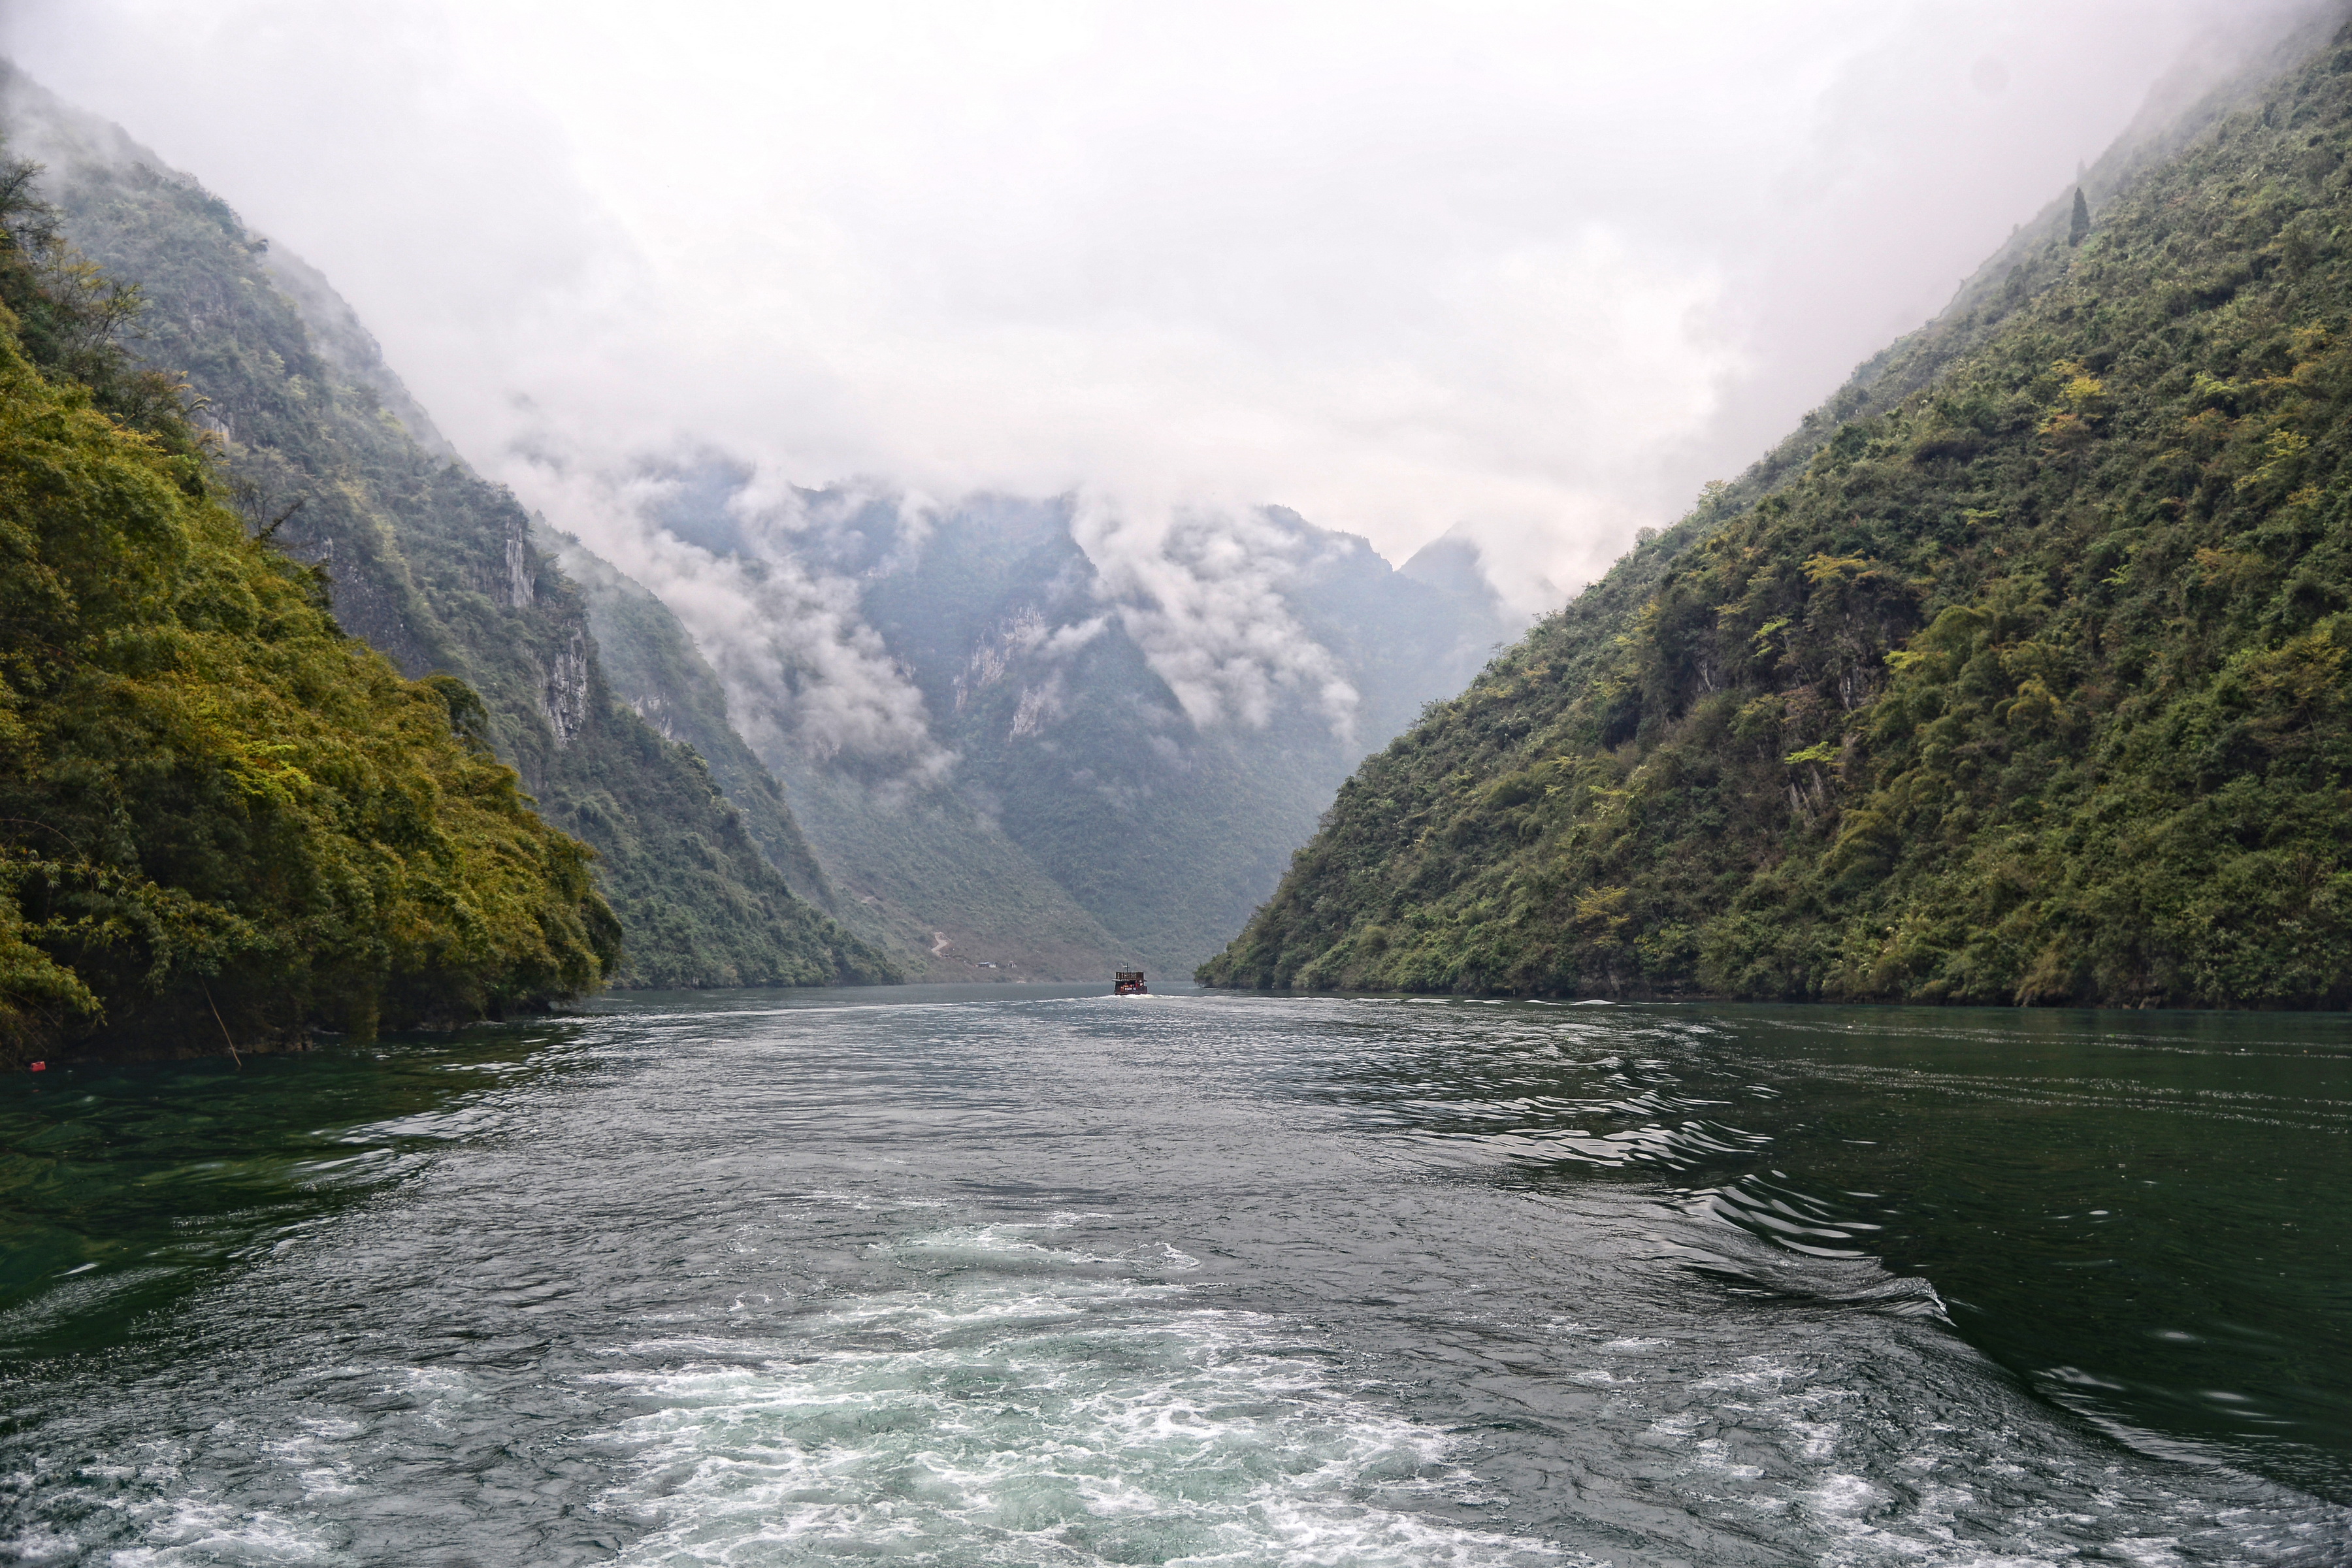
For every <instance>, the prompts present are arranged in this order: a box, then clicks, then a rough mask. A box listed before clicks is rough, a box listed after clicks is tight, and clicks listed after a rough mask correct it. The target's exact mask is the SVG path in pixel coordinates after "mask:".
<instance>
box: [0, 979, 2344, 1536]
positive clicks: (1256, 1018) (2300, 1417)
mask: <svg viewBox="0 0 2352 1568" xmlns="http://www.w3.org/2000/svg"><path fill="white" fill-rule="evenodd" d="M1099 989H1100V988H1097V987H1085V988H1065V989H1061V990H1055V989H1052V988H1041V987H1027V988H1010V987H988V988H982V987H961V988H952V987H909V988H898V989H891V990H874V991H865V992H809V993H798V994H790V993H785V994H779V993H734V994H719V995H702V996H678V995H666V996H643V995H638V996H629V997H624V998H619V999H615V1000H614V1001H612V1002H609V1003H605V1004H601V1005H599V1008H598V1010H597V1011H595V1012H594V1013H593V1014H592V1015H590V1016H582V1017H575V1018H565V1019H559V1020H553V1021H549V1022H543V1023H539V1024H534V1025H531V1026H515V1027H500V1028H487V1029H478V1030H473V1031H468V1032H467V1033H465V1034H463V1035H460V1036H457V1037H454V1038H447V1039H440V1040H430V1039H418V1040H404V1041H395V1042H386V1043H383V1044H381V1045H378V1046H374V1047H366V1048H347V1049H325V1050H320V1051H317V1052H313V1053H310V1054H308V1055H303V1056H291V1057H276V1058H247V1060H246V1061H245V1063H244V1064H243V1066H242V1068H238V1067H236V1066H235V1065H233V1064H231V1063H229V1062H226V1061H203V1062H192V1063H176V1064H159V1065H144V1066H134V1067H99V1066H84V1067H80V1068H57V1069H53V1070H51V1071H49V1072H47V1073H43V1074H38V1075H31V1074H19V1075H15V1076H14V1077H13V1078H12V1079H9V1080H8V1081H7V1083H6V1085H5V1089H0V1145H5V1163H0V1218H5V1229H0V1247H4V1248H5V1251H0V1258H5V1264H0V1267H4V1268H5V1273H0V1409H5V1415H0V1449H5V1452H0V1560H5V1561H10V1562H21V1563H110V1564H123V1565H126V1568H127V1565H132V1564H139V1565H147V1564H179V1563H338V1564H341V1563H367V1564H374V1563H383V1564H403V1565H409V1564H443V1563H446V1564H456V1563H479V1564H486V1565H488V1564H499V1565H503V1564H541V1563H603V1562H614V1561H618V1562H622V1563H638V1564H656V1563H658V1564H700V1563H727V1564H744V1565H749V1564H765V1563H839V1562H841V1561H843V1560H845V1559H882V1560H887V1561H894V1562H911V1563H939V1564H978V1563H1006V1564H1011V1563H1040V1564H1057V1565H1058V1564H1070V1565H1077V1564H1093V1563H1219V1564H1258V1563H1269V1564H1270V1563H1285V1564H1333V1565H1343V1564H1345V1565H1353V1564H1389V1563H1395V1564H1422V1563H1431V1564H1497V1565H1500V1564H1514V1565H1517V1564H1563V1565H1576V1564H1588V1563H1610V1564H1626V1565H1633V1564H1641V1565H1643V1568H1652V1565H1656V1568H1668V1565H1672V1564H1675V1563H1684V1564H1691V1565H1697V1568H1726V1565H1738V1564H1765V1563H1770V1564H1782V1563H1787V1564H1797V1563H1856V1564H1862V1563H1890V1564H1892V1563H1906V1564H1909V1563H1932V1564H1961V1563H1968V1564H2011V1563H2080V1562H2096V1563H2140V1564H2150V1565H2155V1564H2170V1563H2200V1564H2202V1563H2346V1562H2352V1545H2347V1543H2352V1512H2347V1505H2352V1337H2348V1336H2347V1329H2352V1267H2347V1266H2348V1265H2352V1247H2347V1242H2352V1224H2347V1213H2352V1158H2347V1155H2352V1148H2347V1133H2352V1030H2347V1020H2346V1019H2345V1018H2343V1017H2341V1016H2332V1017H2304V1016H2275V1015H2273V1016H2255V1015H2235V1016H2198V1015H2186V1014H2122V1013H2054V1012H2053V1013H2019V1012H2006V1011H1990V1010H1987V1011H1934V1010H1890V1009H1834V1008H1817V1007H1727V1006H1603V1005H1545V1004H1539V1003H1528V1002H1513V1003H1478V1002H1470V1001H1458V1000H1456V1001H1418V1000H1416V1001H1401V1000H1394V999H1381V1000H1373V999H1339V998H1297V999H1287V998H1267V997H1250V996H1232V995H1192V994H1176V995H1163V996H1157V997H1152V998H1149V999H1128V1000H1115V999H1113V998H1110V997H1108V996H1104V995H1101V994H1097V992H1098V991H1099Z"/></svg>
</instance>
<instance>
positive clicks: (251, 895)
mask: <svg viewBox="0 0 2352 1568" xmlns="http://www.w3.org/2000/svg"><path fill="white" fill-rule="evenodd" d="M31 173H32V171H31V169H30V167H29V166H28V165H25V164H22V163H8V164H5V165H0V1061H5V1062H6V1063H7V1064H9V1065H16V1064H17V1063H21V1062H23V1061H25V1060H26V1059H28V1058H32V1057H35V1056H38V1055H42V1054H45V1053H47V1052H48V1051H50V1050H52V1049H54V1048H57V1047H60V1046H66V1047H72V1046H76V1045H79V1046H82V1047H100V1048H132V1049H140V1050H157V1049H174V1048H181V1049H184V1048H189V1047H196V1048H209V1049H215V1050H217V1049H220V1048H222V1047H235V1046H238V1045H242V1046H245V1047H258V1046H266V1045H268V1044H272V1043H276V1042H279V1041H283V1040H286V1039H289V1038H294V1037H299V1036H301V1035H302V1034H303V1033H304V1032H305V1031H307V1030H308V1029H310V1028H311V1027H313V1026H322V1025H323V1026H331V1027H335V1028H340V1029H343V1030H346V1031H349V1032H352V1033H354V1034H360V1035H366V1034H372V1033H373V1031H374V1030H375V1029H376V1028H377V1027H378V1026H380V1025H404V1024H413V1023H416V1022H421V1021H428V1020H431V1021H445V1020H446V1021H454V1020H458V1019H463V1018H467V1017H474V1016H481V1015H483V1014H485V1013H496V1012H499V1011H500V1010H503V1009H507V1008H514V1007H530V1006H534V1005H541V1004H543V1003H545V1002H546V1001H547V1000H548V999H550V998H551V997H554V996H558V995H562V994H572V993H578V992H581V991H585V990H589V989H592V988H593V987H594V986H596V985H598V984H601V983H602V981H603V979H604V975H605V974H606V973H607V972H608V971H609V970H610V969H611V968H612V967H613V966H614V963H616V961H617V960H618V958H619V949H618V942H617V928H616V927H615V925H614V920H613V917H612V913H611V911H610V910H609V909H607V907H606V906H605V903H604V900H603V899H602V898H601V897H600V896H599V895H598V894H597V892H596V890H595V889H594V887H593V884H592V881H591V878H590V871H589V861H590V854H589V852H588V850H587V849H586V848H585V847H583V846H582V845H580V844H579V843H577V842H575V841H574V840H572V838H570V837H566V836H565V835H563V834H562V833H560V832H557V831H555V830H553V829H551V827H549V826H547V825H546V824H545V823H543V822H541V820H540V818H539V817H538V816H536V815H534V814H533V813H532V812H531V811H530V809H529V806H528V805H527V803H526V802H525V801H524V800H523V798H522V796H521V795H520V792H519V790H518V789H517V784H516V778H515V774H514V772H513V770H511V769H509V768H508V767H506V766H504V765H503V764H501V763H499V762H498V761H497V760H496V759H495V758H493V757H492V756H490V755H489V753H488V751H487V750H486V749H485V748H484V747H482V746H481V745H480V744H478V742H473V741H471V740H469V739H468V738H467V735H466V734H465V733H464V732H463V731H466V730H467V721H468V719H469V718H470V717H471V716H473V715H476V714H478V712H479V703H478V700H476V699H475V698H474V696H473V694H472V692H471V691H469V690H468V689H466V688H465V687H464V686H463V685H462V684H461V683H459V682H457V681H456V680H454V679H446V678H444V679H441V680H438V681H433V682H423V683H418V682H411V681H407V680H404V679H401V677H400V675H399V673H398V672H397V671H396V670H394V668H393V667H392V666H391V665H390V664H389V663H388V662H387V661H386V660H385V659H384V658H382V657H381V656H380V655H378V654H375V653H373V652H372V651H370V650H369V649H368V648H366V647H364V646H362V644H360V643H358V642H356V641H354V640H353V639H352V638H350V637H346V636H345V635H343V633H342V632H341V629H340V628H339V627H338V626H336V624H335V622H334V621H333V619H332V618H331V616H329V614H328V613H327V609H326V605H325V595H324V593H323V589H322V584H320V580H319V578H318V576H317V574H314V573H313V572H311V571H310V570H309V569H307V568H305V567H303V566H301V565H299V564H298V563H295V562H293V561H291V560H289V558H288V557H286V556H285V555H283V554H281V553H279V552H278V551H277V550H276V549H274V548H272V547H271V546H270V545H268V544H267V543H265V542H259V541H257V540H255V539H253V538H251V537H249V536H248V535H247V531H246V530H245V528H244V526H243V524H242V521H241V520H240V519H239V518H238V517H237V516H236V513H235V512H233V511H232V510H228V509H227V508H226V506H224V505H223V504H221V496H222V490H223V485H222V479H221V475H220V472H219V470H218V469H217V468H216V467H215V464H214V463H213V461H212V459H211V457H210V455H209V454H208V453H207V452H206V451H205V449H204V448H203V445H202V444H201V443H200V442H199V440H198V439H197V437H196V436H195V433H194V431H193V430H192V429H191V428H190V426H189V425H188V423H187V420H186V417H185V412H186V405H185V402H184V395H183V394H182V393H181V391H180V390H179V388H178V387H177V386H176V385H175V384H173V382H172V381H171V380H170V379H169V378H168V377H165V376H162V375H160V374H155V373H153V372H148V371H141V370H139V369H137V368H136V367H135V366H134V365H133V364H132V363H131V359H130V357H129V356H128V355H127V354H126V353H123V351H122V348H121V342H120V341H119V340H120V334H121V331H122V330H123V329H124V328H126V327H127V326H129V325H131V323H132V322H133V321H135V319H136V315H137V311H138V307H139V298H138V295H137V293H136V291H135V290H133V289H127V288H124V287H121V286H119V285H116V284H114V283H112V282H110V280H109V279H106V278H105V277H104V276H103V275H102V274H100V272H98V271H97V270H96V269H95V268H92V267H91V266H89V263H87V262H86V261H84V260H82V259H80V258H78V257H76V256H74V255H73V254H72V253H71V252H70V251H69V250H68V249H66V248H65V247H64V246H63V244H62V242H61V241H60V240H59V239H58V236H57V233H56V228H55V225H54V223H53V221H52V215H51V214H50V213H49V211H48V210H47V208H46V207H44V206H43V205H41V204H39V203H38V202H37V201H36V200H35V199H33V197H32V195H31V191H30V184H29V181H30V176H31Z"/></svg>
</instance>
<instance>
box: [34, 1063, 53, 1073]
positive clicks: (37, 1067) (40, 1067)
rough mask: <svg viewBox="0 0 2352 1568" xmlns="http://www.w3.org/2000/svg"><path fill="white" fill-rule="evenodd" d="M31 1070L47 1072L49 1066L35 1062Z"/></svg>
mask: <svg viewBox="0 0 2352 1568" xmlns="http://www.w3.org/2000/svg"><path fill="white" fill-rule="evenodd" d="M33 1070H34V1071H35V1072H47V1071H48V1070H49V1064H48V1063H47V1062H35V1063H34V1064H33Z"/></svg>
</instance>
